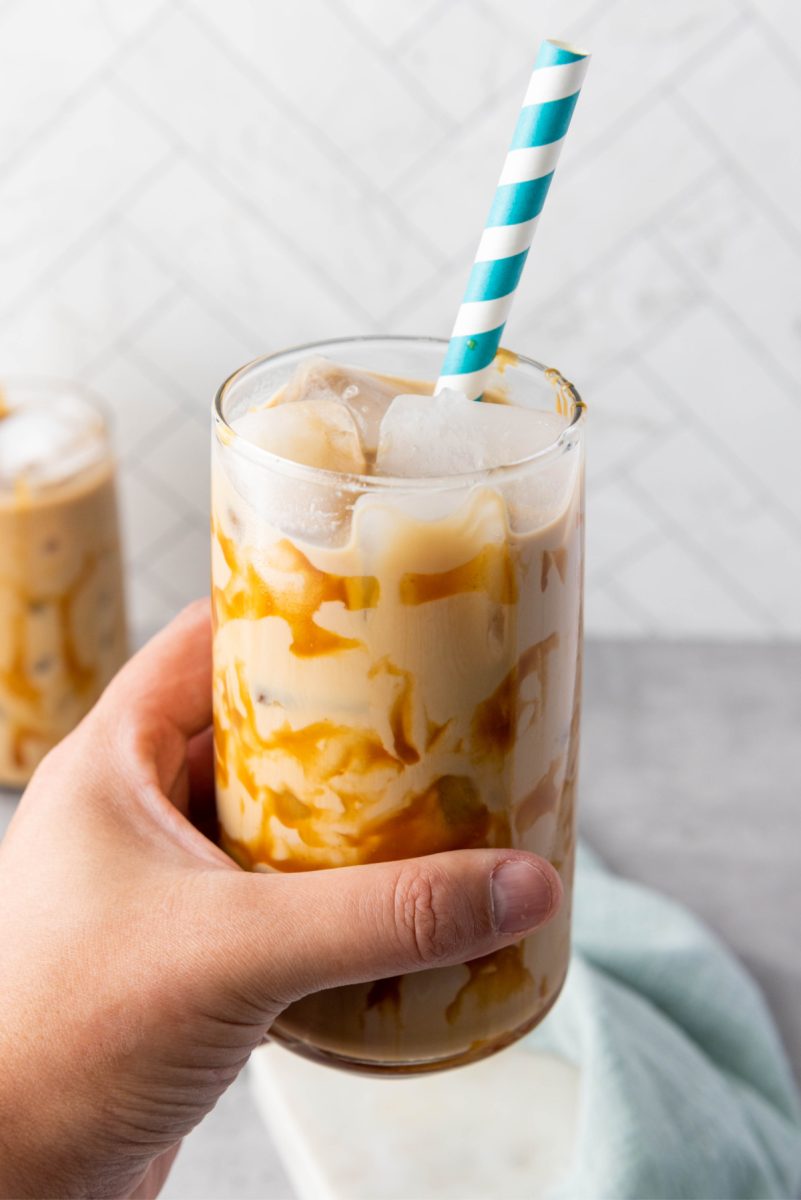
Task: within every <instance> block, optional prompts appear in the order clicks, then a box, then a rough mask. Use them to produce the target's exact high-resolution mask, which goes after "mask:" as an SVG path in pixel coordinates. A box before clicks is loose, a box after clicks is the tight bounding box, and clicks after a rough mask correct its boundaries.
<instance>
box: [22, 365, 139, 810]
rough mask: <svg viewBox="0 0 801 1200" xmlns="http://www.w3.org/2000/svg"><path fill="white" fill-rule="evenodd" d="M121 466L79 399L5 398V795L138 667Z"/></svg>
mask: <svg viewBox="0 0 801 1200" xmlns="http://www.w3.org/2000/svg"><path fill="white" fill-rule="evenodd" d="M126 649H127V647H126V630H125V608H124V602H123V588H122V569H121V562H120V545H119V536H118V529H117V509H116V500H115V489H114V467H113V462H112V458H111V454H110V450H109V443H108V437H107V432H106V427H105V423H104V421H103V418H102V417H101V415H100V414H99V412H98V411H97V409H96V408H95V407H94V406H93V405H92V404H91V403H90V402H89V401H88V400H87V399H86V398H84V397H83V396H82V395H79V394H78V393H77V392H76V391H75V390H74V389H69V388H64V387H59V386H57V385H34V384H30V383H28V384H24V385H23V384H19V385H15V386H7V387H6V388H5V389H4V390H3V392H2V394H1V395H0V785H1V784H6V785H11V786H22V785H24V784H25V783H26V782H27V780H28V778H29V777H30V775H31V773H32V771H33V769H34V767H35V766H36V765H37V763H38V762H39V761H40V759H41V758H42V757H43V756H44V755H45V754H46V753H47V751H48V750H50V749H51V747H53V746H54V745H55V744H56V743H57V742H58V741H59V740H60V739H61V738H62V737H64V736H65V734H67V733H69V731H70V730H71V729H72V728H73V727H74V726H75V725H76V724H77V723H78V721H79V720H80V719H81V717H82V716H83V715H84V714H85V713H86V712H87V711H88V710H89V708H90V707H91V706H92V704H93V703H94V701H95V700H96V699H97V697H98V696H99V695H100V693H101V691H102V690H103V688H104V687H105V685H106V683H108V681H109V679H110V678H111V676H112V675H113V674H114V672H115V671H116V670H117V669H118V667H120V666H121V665H122V663H123V662H124V660H125V657H126Z"/></svg>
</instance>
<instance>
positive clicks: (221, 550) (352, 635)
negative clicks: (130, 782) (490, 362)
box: [212, 338, 583, 1072]
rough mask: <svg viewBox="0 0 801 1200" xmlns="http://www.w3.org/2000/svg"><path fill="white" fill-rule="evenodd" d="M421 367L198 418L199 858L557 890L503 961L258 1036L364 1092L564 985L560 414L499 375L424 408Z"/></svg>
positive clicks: (570, 712) (324, 372) (349, 367)
mask: <svg viewBox="0 0 801 1200" xmlns="http://www.w3.org/2000/svg"><path fill="white" fill-rule="evenodd" d="M443 351H444V344H442V343H439V342H437V341H428V340H423V339H403V338H383V339H363V340H349V341H343V342H339V343H329V344H326V345H324V346H320V347H309V348H305V349H303V350H298V351H291V352H287V353H285V354H280V355H276V356H274V357H271V358H266V359H262V360H259V361H257V362H255V363H252V364H251V365H249V366H247V367H244V368H243V369H242V370H241V371H239V372H237V373H236V374H235V375H233V376H232V377H231V378H230V379H229V380H228V381H227V382H226V383H225V384H224V385H223V387H222V388H221V390H220V392H219V394H218V396H217V399H216V405H215V436H214V447H213V501H212V506H213V513H212V528H213V532H212V546H213V606H214V623H215V633H214V708H215V714H214V715H215V750H216V776H217V795H218V812H219V822H220V832H221V841H222V845H223V846H224V848H225V849H226V850H227V851H228V853H229V854H230V855H231V856H232V857H233V858H234V859H236V861H237V862H239V863H240V864H241V865H242V866H243V867H245V868H248V869H252V870H261V871H306V870H315V869H319V868H325V867H338V866H345V865H352V864H358V863H370V862H379V861H383V860H389V859H400V858H405V857H410V856H415V855H420V854H428V853H434V852H437V851H441V850H450V849H456V848H461V847H481V846H490V847H519V848H523V849H525V850H529V851H533V852H535V853H537V854H540V855H542V856H544V857H545V858H547V859H549V860H550V862H552V863H553V865H554V866H555V867H556V869H557V870H558V871H559V872H560V874H561V877H562V881H563V883H564V886H565V894H566V902H565V904H564V906H563V907H562V910H561V911H560V913H559V914H558V915H557V917H556V918H555V919H554V920H553V921H551V922H550V923H549V924H548V925H547V926H545V927H544V928H543V929H542V930H540V931H538V932H537V933H535V934H533V935H532V936H530V937H528V938H526V939H524V940H522V941H521V942H520V943H518V944H517V945H514V946H512V947H510V948H507V949H502V950H500V951H498V952H496V953H494V954H491V955H489V956H487V957H485V958H482V959H479V960H476V961H474V962H469V963H466V964H465V965H464V966H455V967H446V968H439V969H436V970H432V971H423V972H420V973H418V974H415V975H410V976H406V977H402V978H393V979H385V980H382V981H380V982H378V983H372V984H365V985H359V986H350V987H342V988H337V989H333V990H331V991H326V992H323V993H320V994H318V995H314V996H310V997H308V998H306V999H303V1000H301V1001H299V1002H298V1003H296V1004H293V1005H292V1006H291V1007H290V1008H289V1009H288V1010H287V1011H286V1012H285V1013H284V1014H283V1015H282V1016H281V1018H280V1019H279V1020H278V1021H276V1023H275V1024H274V1025H273V1027H272V1030H271V1036H272V1037H274V1038H275V1039H276V1040H278V1041H279V1042H282V1043H283V1044H284V1045H286V1046H289V1047H290V1048H292V1049H293V1050H296V1051H298V1052H299V1053H302V1054H305V1055H307V1056H310V1057H313V1058H318V1059H321V1060H326V1061H328V1062H332V1063H335V1064H338V1065H341V1066H350V1067H353V1068H357V1069H363V1070H364V1069H368V1070H376V1071H384V1072H393V1071H394V1072H410V1071H423V1070H427V1069H432V1068H436V1067H443V1066H448V1065H452V1064H456V1063H463V1062H469V1061H472V1060H475V1059H479V1058H481V1057H483V1056H485V1055H487V1054H490V1053H492V1052H493V1051H494V1050H496V1049H499V1048H500V1047H502V1046H504V1045H507V1044H508V1043H510V1042H512V1041H514V1040H515V1039H516V1038H517V1037H519V1036H521V1035H522V1034H523V1033H524V1032H525V1031H527V1030H528V1029H530V1028H531V1027H532V1026H533V1025H535V1024H536V1023H537V1022H538V1021H539V1020H540V1019H541V1018H542V1017H543V1016H544V1015H545V1013H546V1012H547V1011H548V1009H549V1008H550V1007H551V1005H552V1004H553V1002H554V1000H555V999H556V996H557V994H558V992H559V990H560V988H561V986H562V982H563V979H564V975H565V971H566V969H567V962H568V951H569V938H570V893H571V882H572V870H573V851H574V841H575V835H574V792H575V785H576V767H577V754H578V733H579V703H580V674H581V636H582V635H581V607H582V574H583V461H582V454H583V450H582V432H583V430H582V424H583V421H582V412H583V409H582V404H581V401H580V400H579V398H578V396H577V395H576V393H575V392H574V390H573V389H572V387H571V386H570V385H569V384H567V383H566V381H565V380H563V379H562V378H561V376H559V375H558V373H557V372H553V371H544V370H543V368H541V367H540V366H538V365H537V364H535V363H533V362H530V361H527V360H524V359H518V358H516V357H515V356H513V355H508V354H504V355H502V356H499V359H498V360H497V367H496V371H495V376H494V379H493V381H492V382H491V385H490V389H489V390H488V392H487V393H486V395H485V399H484V401H483V402H482V403H471V402H470V401H467V400H466V399H464V398H463V397H461V396H459V395H457V394H455V393H447V392H446V393H441V394H440V395H439V396H437V397H433V396H432V395H431V394H430V393H431V391H432V389H433V382H432V381H433V380H435V379H436V377H437V372H438V370H439V367H440V364H441V362H442V358H443ZM320 356H323V357H320ZM342 364H344V365H342Z"/></svg>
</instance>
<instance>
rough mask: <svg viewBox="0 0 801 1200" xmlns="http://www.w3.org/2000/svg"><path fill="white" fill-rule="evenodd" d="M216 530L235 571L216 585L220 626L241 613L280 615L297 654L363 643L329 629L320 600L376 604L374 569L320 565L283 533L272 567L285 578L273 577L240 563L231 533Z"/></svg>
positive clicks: (349, 605) (351, 608) (356, 606)
mask: <svg viewBox="0 0 801 1200" xmlns="http://www.w3.org/2000/svg"><path fill="white" fill-rule="evenodd" d="M214 532H215V536H216V538H217V542H218V543H219V546H220V549H221V551H222V554H223V558H224V559H225V562H226V564H227V565H228V567H229V569H230V571H231V578H230V579H229V581H228V583H227V584H226V585H225V587H222V588H220V587H215V588H214V589H213V602H214V616H215V627H217V626H218V625H220V624H222V623H223V622H224V621H234V620H237V619H240V618H244V619H246V620H251V621H258V620H260V619H261V618H263V617H281V618H282V619H283V620H284V621H286V623H287V625H288V626H289V628H290V631H291V633H292V642H291V645H290V647H289V649H290V650H291V652H292V653H293V654H295V655H297V656H298V658H313V657H316V656H318V655H323V654H334V653H336V652H338V651H340V650H354V649H356V648H357V647H360V646H363V645H364V643H363V642H362V641H360V640H359V639H357V638H347V637H342V635H341V634H338V633H334V632H332V631H331V630H330V629H324V628H323V627H322V626H321V625H318V624H317V622H316V621H315V620H314V617H315V615H316V613H317V612H318V610H319V608H320V606H321V605H323V604H326V603H330V602H333V603H337V602H338V603H341V604H343V605H344V606H345V608H346V609H347V610H348V612H356V611H361V610H363V609H369V608H375V607H376V605H377V604H378V596H379V584H378V580H377V579H376V578H375V577H374V576H372V575H333V574H330V573H329V572H327V571H321V570H319V568H317V567H315V566H314V565H313V564H312V563H311V562H310V561H309V559H308V558H307V557H306V555H305V554H303V553H302V552H301V551H300V550H298V548H297V546H294V545H293V544H292V542H290V541H289V540H288V539H286V538H284V539H283V540H281V541H280V542H278V543H276V545H275V546H274V547H273V549H272V551H271V555H270V568H271V572H275V573H276V574H278V575H279V576H280V582H278V583H268V582H267V580H266V579H264V577H263V576H262V575H260V574H259V572H258V571H257V570H256V568H255V567H254V566H253V564H252V563H250V562H248V563H246V564H245V565H244V567H243V566H242V565H241V564H240V562H239V559H238V555H237V552H236V547H235V545H234V541H233V539H232V538H230V537H227V536H226V535H225V534H224V533H223V532H222V530H221V529H220V528H219V527H217V528H216V529H215V531H214Z"/></svg>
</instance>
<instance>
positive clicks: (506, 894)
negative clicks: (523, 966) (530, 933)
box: [490, 858, 554, 933]
mask: <svg viewBox="0 0 801 1200" xmlns="http://www.w3.org/2000/svg"><path fill="white" fill-rule="evenodd" d="M490 896H491V899H492V919H493V923H494V925H495V929H496V930H497V932H498V933H523V932H525V930H527V929H533V928H534V927H535V926H536V925H539V924H541V922H542V921H544V920H545V918H546V917H547V916H548V913H549V912H550V911H551V908H552V907H553V902H554V895H553V889H552V888H551V885H550V883H549V881H548V879H547V878H546V876H545V875H544V874H543V873H542V871H539V870H538V869H537V868H536V867H534V866H532V864H531V863H530V862H526V861H525V859H522V858H517V859H510V860H509V861H508V862H504V863H501V865H500V866H499V867H496V868H495V870H494V871H493V872H492V875H491V876H490Z"/></svg>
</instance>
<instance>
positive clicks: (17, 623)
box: [0, 554, 98, 707]
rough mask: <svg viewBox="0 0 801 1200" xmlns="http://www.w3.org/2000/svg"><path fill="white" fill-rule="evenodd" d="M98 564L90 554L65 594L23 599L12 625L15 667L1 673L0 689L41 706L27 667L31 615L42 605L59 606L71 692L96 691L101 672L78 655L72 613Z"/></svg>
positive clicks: (63, 655)
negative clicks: (29, 613)
mask: <svg viewBox="0 0 801 1200" xmlns="http://www.w3.org/2000/svg"><path fill="white" fill-rule="evenodd" d="M97 561H98V556H97V555H96V554H87V555H86V556H85V557H84V560H83V564H82V566H81V569H80V571H79V573H78V575H77V576H76V578H75V579H74V580H73V581H72V583H71V584H70V586H69V587H68V588H67V590H66V591H65V592H60V593H57V594H56V595H47V594H42V595H36V596H33V595H31V596H22V597H21V598H20V607H18V608H17V611H16V612H15V613H14V616H13V618H12V624H11V644H12V651H11V664H10V666H9V667H8V669H7V670H0V688H3V689H4V690H5V691H6V692H7V693H9V694H10V695H12V696H17V697H18V698H19V699H20V700H24V701H26V702H27V703H28V704H30V705H32V706H34V707H38V706H39V704H40V703H41V700H42V689H41V688H40V687H38V686H37V685H36V684H35V683H34V682H33V680H32V679H31V678H30V676H29V673H28V670H27V666H26V658H27V653H26V651H27V646H26V633H27V611H28V610H29V609H31V608H34V607H35V606H37V605H40V604H54V605H55V606H56V610H57V612H58V636H59V649H60V654H61V662H62V664H63V666H64V670H65V672H66V674H67V678H68V680H69V685H70V687H71V689H72V690H73V691H74V692H76V693H77V694H78V695H84V694H85V693H86V692H88V691H90V690H91V689H92V688H93V687H94V684H95V680H96V677H97V671H96V669H95V668H94V667H88V666H86V665H85V663H83V662H82V661H81V658H80V655H79V654H78V649H77V646H76V645H75V638H74V636H73V632H72V610H73V605H74V604H75V601H76V599H77V597H78V594H79V593H80V592H81V591H82V589H83V588H84V587H85V586H86V585H87V584H88V583H89V581H90V579H91V576H92V574H93V572H94V570H95V568H96V566H97Z"/></svg>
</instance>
